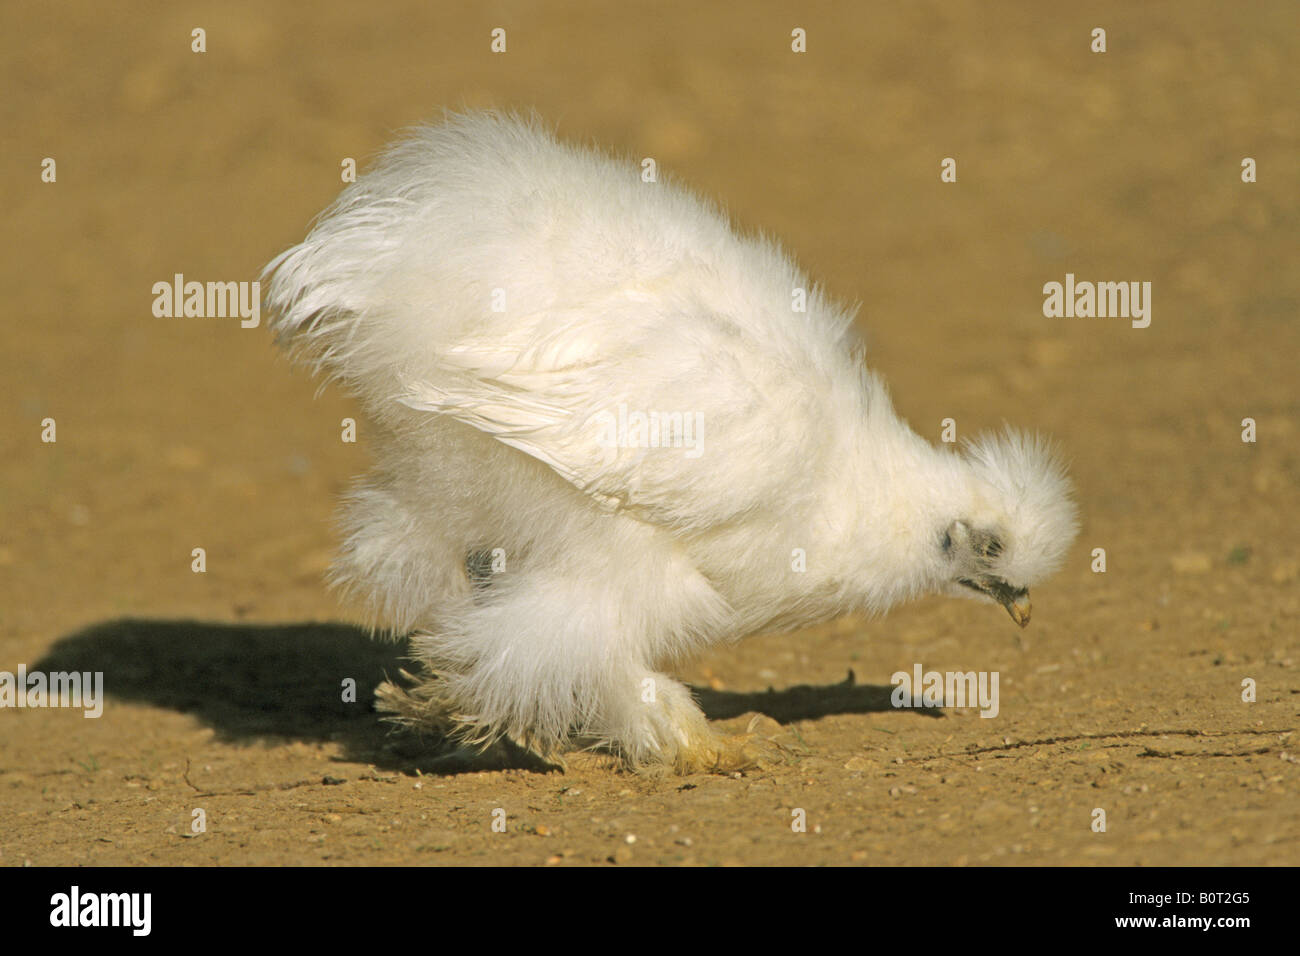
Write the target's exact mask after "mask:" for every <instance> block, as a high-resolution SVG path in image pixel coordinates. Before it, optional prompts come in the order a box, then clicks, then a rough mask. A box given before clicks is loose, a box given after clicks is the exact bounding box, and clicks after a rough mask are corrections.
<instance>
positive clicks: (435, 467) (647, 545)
mask: <svg viewBox="0 0 1300 956" xmlns="http://www.w3.org/2000/svg"><path fill="white" fill-rule="evenodd" d="M267 272H268V273H269V274H270V277H271V283H270V293H269V302H268V304H269V306H270V307H271V309H272V310H273V311H274V313H275V318H274V323H273V324H274V328H275V330H276V332H277V334H278V336H279V337H280V338H281V339H282V340H283V341H284V342H285V343H286V344H287V346H288V347H289V348H290V349H291V350H293V351H294V352H295V353H296V354H299V355H301V356H303V357H305V358H307V359H308V360H309V361H311V362H312V363H313V364H314V365H315V366H316V367H317V368H318V369H320V370H323V371H324V372H326V373H327V374H328V375H329V376H330V377H332V378H336V379H338V380H340V381H342V382H343V383H344V384H345V385H346V386H347V387H348V388H349V389H351V390H352V391H353V392H355V393H356V394H357V395H358V396H359V397H360V399H361V401H362V402H363V403H364V406H365V408H366V411H367V412H368V414H369V416H370V418H371V422H372V427H371V437H372V440H373V444H374V450H375V454H376V456H377V461H378V467H377V469H376V473H375V475H374V476H372V478H371V479H369V480H368V481H367V482H365V483H364V484H363V485H362V486H361V487H359V488H358V490H357V491H356V492H355V493H354V495H353V497H352V499H351V503H350V505H349V507H348V510H347V511H346V512H345V525H346V529H347V535H348V536H347V540H346V543H345V547H344V553H343V557H342V558H341V560H340V563H339V565H338V568H337V570H336V575H337V577H338V578H339V580H340V581H341V582H342V583H343V584H344V585H346V586H347V587H349V588H352V589H353V590H355V591H357V592H359V593H361V594H363V595H365V596H366V597H367V598H368V599H369V601H370V603H371V606H372V608H373V610H374V613H375V616H376V619H377V622H378V623H381V624H385V625H387V626H390V627H392V628H394V629H395V630H397V631H399V632H408V631H412V630H415V631H417V632H418V636H417V638H416V642H415V646H416V649H417V652H418V654H419V656H420V658H421V660H422V662H423V663H424V664H425V666H426V669H427V673H426V675H425V676H424V678H423V679H424V681H425V683H424V685H423V686H422V687H421V688H418V689H417V692H416V693H415V694H414V696H413V697H405V698H404V697H402V695H401V694H400V693H398V692H396V691H395V690H392V689H390V690H389V692H388V695H389V700H390V703H391V704H392V706H394V707H397V708H398V709H402V708H406V710H407V712H408V716H409V714H410V713H411V712H413V710H420V707H422V708H423V709H422V710H420V713H422V714H425V715H426V716H428V719H429V721H430V722H431V723H433V722H436V721H438V720H444V721H447V722H448V726H450V727H451V728H452V729H453V730H457V731H458V732H460V733H462V734H463V735H465V736H468V737H470V738H473V739H481V740H490V739H493V738H494V737H496V736H498V735H501V734H508V735H510V736H511V737H514V738H515V739H517V740H521V741H526V742H528V743H529V744H530V745H531V746H534V747H536V748H537V749H538V750H539V751H542V752H546V753H550V752H555V751H557V750H559V749H561V747H562V745H563V744H564V743H565V741H567V740H569V739H571V738H574V737H579V736H586V737H594V738H597V739H600V740H603V741H605V742H606V743H608V744H610V745H612V746H613V747H614V748H615V749H617V750H618V751H619V752H620V753H622V754H623V755H624V756H626V757H628V759H629V760H631V761H632V762H634V763H644V762H669V763H674V762H675V763H677V764H678V765H679V766H685V765H689V764H690V763H691V761H692V760H693V759H697V758H698V755H699V754H700V753H713V752H716V748H714V750H710V749H709V748H710V746H711V745H710V744H709V740H710V739H711V738H710V737H709V734H708V731H707V728H706V726H705V724H704V722H703V719H702V717H701V715H700V714H699V712H698V709H697V708H696V707H695V705H694V704H693V702H692V701H691V700H690V697H689V694H688V693H687V692H686V691H685V689H684V688H683V687H681V685H679V684H677V683H675V682H673V681H672V680H671V679H670V678H668V677H666V676H665V675H664V674H662V673H661V672H660V670H661V668H665V667H668V666H670V665H671V664H672V662H673V661H674V660H676V659H679V658H680V657H682V656H683V655H686V654H690V653H693V652H695V651H697V650H699V649H700V648H701V647H703V646H706V645H708V644H711V643H716V642H718V641H723V640H727V639H731V638H735V637H739V636H743V635H745V634H748V633H752V632H754V631H756V630H758V629H761V628H766V627H772V626H778V625H779V626H794V625H800V624H808V623H812V622H815V621H820V620H825V619H827V618H830V617H833V616H836V615H839V614H843V613H845V612H849V611H854V610H857V611H868V612H881V611H884V610H885V609H887V608H889V607H890V606H892V605H894V604H896V603H898V602H899V601H902V600H905V599H907V598H911V597H915V596H918V595H921V594H925V593H931V592H936V591H953V590H954V587H955V585H954V580H955V575H958V574H959V573H966V571H962V570H961V569H960V568H955V567H954V565H953V561H954V560H955V559H954V557H953V555H952V554H951V553H945V552H944V550H943V548H942V546H941V542H942V540H943V536H944V532H945V528H947V527H948V526H949V524H950V523H951V522H953V521H962V522H965V523H966V524H969V525H970V526H972V527H976V526H978V527H986V526H987V527H988V528H990V529H994V530H996V531H997V533H998V534H999V536H1000V537H1001V538H1002V539H1005V541H1004V544H1003V547H1004V552H1003V554H1002V556H1001V561H1000V562H998V563H997V565H996V570H997V572H998V574H999V575H1000V576H1001V577H1003V578H1005V580H1006V581H1007V582H1008V583H1009V584H1012V585H1014V586H1016V587H1025V586H1028V585H1029V584H1032V583H1036V582H1037V581H1038V580H1039V579H1040V578H1042V577H1043V576H1044V575H1045V574H1047V573H1049V572H1050V571H1051V570H1052V569H1054V567H1055V566H1056V565H1057V564H1059V562H1060V560H1061V558H1062V556H1063V555H1064V553H1065V551H1066V549H1067V548H1068V546H1069V544H1070V541H1071V540H1072V538H1073V534H1074V520H1075V519H1074V510H1073V505H1072V504H1071V503H1070V500H1069V493H1068V485H1067V482H1066V479H1065V476H1064V472H1063V470H1062V468H1061V467H1060V465H1059V464H1058V463H1057V461H1056V459H1055V458H1054V457H1053V455H1052V454H1051V452H1050V451H1049V450H1048V449H1047V447H1046V446H1045V445H1044V444H1043V443H1041V442H1039V441H1037V440H1036V439H1030V438H1026V437H1023V436H1020V435H1018V434H1017V433H1014V432H1010V431H1008V432H1007V433H1006V434H1004V435H1001V436H996V437H989V438H984V439H981V440H979V441H977V442H976V443H974V444H972V445H970V446H969V447H968V448H967V449H966V452H965V454H964V455H957V454H953V453H950V452H946V451H941V450H938V449H936V448H934V447H933V446H931V445H930V444H928V443H927V442H925V441H923V440H922V439H920V438H919V437H918V436H916V435H915V434H914V433H913V432H912V431H911V430H910V429H908V428H907V426H906V425H905V424H904V423H903V422H902V421H900V420H899V419H898V417H897V416H896V415H895V413H894V411H893V408H892V406H891V404H890V402H889V399H888V396H887V394H886V392H885V389H884V387H883V385H882V384H881V383H880V382H879V381H878V380H877V379H876V378H875V377H874V376H873V375H872V374H870V373H869V372H867V371H866V370H865V369H864V368H863V365H862V361H861V356H860V350H859V349H858V348H857V347H856V345H855V343H854V342H853V341H852V339H851V328H852V319H853V316H852V313H851V312H850V311H848V310H846V309H844V308H842V307H840V306H838V305H836V304H835V303H833V302H831V301H830V300H829V299H827V297H826V296H825V295H824V294H823V293H822V291H821V290H820V289H819V288H817V287H816V286H814V285H813V284H812V283H810V281H809V280H808V278H807V277H806V276H805V275H804V274H803V273H802V272H801V271H800V270H799V269H798V268H797V267H796V266H795V265H794V264H793V263H792V262H791V261H790V260H789V259H788V258H787V257H786V256H785V255H784V253H783V252H782V251H781V250H780V249H779V248H778V247H777V246H776V245H775V244H774V243H773V242H771V241H769V240H767V239H763V238H752V237H744V236H740V235H738V234H737V233H736V232H734V231H733V230H732V228H731V227H730V225H729V224H728V222H727V220H726V219H725V218H724V217H723V216H722V215H721V214H720V213H719V212H718V211H717V210H716V209H715V208H714V207H712V206H711V205H709V204H707V203H705V202H703V201H701V200H699V199H698V198H696V197H695V196H693V195H692V194H690V193H688V192H687V191H685V190H683V189H681V188H680V187H678V186H676V185H674V184H672V183H671V182H663V181H661V182H658V183H646V182H643V181H642V179H641V176H640V174H639V167H638V166H637V165H636V164H634V163H631V162H620V161H616V160H614V159H610V158H608V157H606V156H604V155H602V154H599V153H596V152H593V151H590V150H587V149H582V148H578V147H575V146H571V145H566V144H564V143H561V142H558V141H557V140H556V139H555V138H554V137H553V136H552V135H551V134H550V133H549V132H548V131H546V130H545V129H544V128H542V126H541V125H540V124H539V123H538V122H537V121H536V120H521V119H518V118H515V117H511V116H503V115H497V114H492V113H475V114H468V115H461V116H452V117H450V118H448V119H447V120H446V121H445V122H444V123H442V124H440V125H436V126H429V127H423V128H420V129H417V130H415V131H414V132H412V133H411V135H410V136H409V137H408V138H407V139H406V140H404V141H403V142H401V143H399V144H398V145H396V146H394V147H393V148H392V149H390V150H389V151H388V152H387V153H386V154H385V155H384V156H383V158H382V159H381V160H380V161H379V163H378V164H377V165H376V166H375V168H374V169H372V170H371V171H369V172H368V173H367V174H365V175H364V176H362V177H361V178H360V179H359V180H358V181H357V182H356V183H355V184H353V185H351V186H349V187H348V188H347V189H345V190H344V192H343V194H342V195H341V196H340V197H339V199H338V201H337V202H336V203H335V204H334V205H333V206H332V207H331V208H330V209H328V210H327V211H326V212H325V213H324V215H323V216H322V218H321V219H320V221H319V222H318V223H317V225H316V226H315V228H313V229H312V231H311V233H310V234H309V235H308V236H307V238H306V239H305V240H304V241H303V242H302V243H301V244H299V245H297V246H295V247H293V248H292V249H289V250H288V251H286V252H285V253H283V254H282V255H280V256H279V257H277V258H276V259H275V260H274V261H273V262H272V263H271V264H270V265H269V266H268V267H267ZM796 289H803V290H806V294H807V311H806V312H802V313H801V312H795V311H793V310H792V308H791V302H792V295H793V294H794V290H796ZM634 413H642V414H644V415H646V416H647V417H650V416H652V415H659V416H661V420H667V421H668V422H670V423H673V424H674V425H675V424H676V423H677V421H678V419H677V418H675V417H674V416H682V417H681V419H680V421H681V422H682V423H683V424H684V423H687V422H689V423H691V424H692V425H693V426H696V425H697V426H699V430H698V434H693V435H691V436H684V435H683V433H682V432H681V431H680V430H678V431H673V432H672V433H671V436H669V437H674V438H676V439H678V440H679V446H680V447H673V446H672V443H671V442H669V443H668V444H669V447H646V444H647V442H644V441H630V440H629V439H630V438H632V437H633V436H632V435H629V434H626V433H625V434H622V435H619V434H618V432H617V428H615V423H617V422H619V421H620V418H619V416H620V415H624V416H625V417H626V416H630V415H633V414H634ZM687 416H689V418H687ZM668 435H669V433H668V432H666V431H663V430H661V432H660V434H659V438H660V441H659V443H658V444H659V445H660V446H662V445H663V444H664V439H665V436H668ZM637 437H641V436H637ZM684 437H691V438H696V439H698V441H696V443H695V445H693V446H690V447H686V446H685V445H684V444H683V441H684ZM611 439H613V440H611ZM965 526H966V525H963V527H965ZM498 549H499V551H498V553H499V554H500V555H501V556H503V558H504V561H505V570H504V572H502V573H499V574H494V575H493V576H492V578H491V583H490V585H489V586H488V587H485V588H475V587H473V586H471V582H470V581H469V579H468V577H467V575H466V571H465V566H466V559H467V555H473V554H475V553H477V552H489V553H491V552H493V551H496V550H498ZM799 553H802V554H804V555H806V567H805V569H804V570H802V571H800V570H796V569H795V568H794V567H793V565H797V564H798V562H797V560H795V559H794V557H793V556H795V555H797V554H799ZM989 567H990V566H988V565H987V562H986V563H985V564H982V565H981V569H982V570H985V571H987V570H989ZM967 570H969V569H967ZM990 573H991V572H990ZM959 590H960V589H958V591H959ZM954 593H957V592H954ZM647 680H649V681H651V682H652V684H651V685H650V686H653V687H655V688H657V689H658V693H657V694H655V695H653V696H654V697H655V701H654V702H653V703H647V702H646V701H644V700H643V698H644V696H645V694H644V687H645V686H646V681H647ZM417 699H418V700H419V701H420V706H419V707H416V705H415V704H413V703H412V701H413V700H417ZM697 762H698V760H697Z"/></svg>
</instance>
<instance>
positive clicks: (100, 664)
mask: <svg viewBox="0 0 1300 956" xmlns="http://www.w3.org/2000/svg"><path fill="white" fill-rule="evenodd" d="M409 666H410V664H409V662H408V661H407V644H406V641H405V640H395V641H383V640H375V639H372V638H371V637H370V635H369V633H368V632H367V631H364V630H362V629H360V628H357V627H352V626H350V625H346V624H222V623H212V622H205V621H182V620H176V621H164V620H142V619H130V618H127V619H122V620H116V621H107V622H103V623H100V624H95V625H92V626H90V627H88V628H85V629H83V630H80V631H77V632H75V633H73V634H70V635H68V636H66V637H63V638H61V639H60V640H59V641H57V642H56V643H55V644H54V646H53V647H52V648H51V649H50V650H49V652H48V653H47V654H45V655H44V656H43V657H42V658H41V659H40V660H39V661H37V662H36V663H34V664H31V665H29V667H28V670H29V671H37V670H38V671H44V672H46V673H48V672H52V671H81V672H86V671H90V672H95V671H100V672H102V673H103V675H104V683H103V688H104V695H105V697H106V698H107V699H108V701H109V706H111V702H112V700H114V699H117V700H125V701H134V702H139V703H145V704H149V705H152V706H155V707H162V708H166V709H168V710H174V711H178V712H181V713H187V714H192V715H194V716H195V717H197V718H198V719H199V720H201V721H202V722H203V723H205V724H207V725H208V726H210V727H212V728H213V729H214V730H215V731H216V733H217V735H218V738H219V739H221V740H223V741H225V742H230V743H240V742H247V743H251V742H255V741H259V740H267V739H277V738H289V739H297V740H308V741H322V742H324V741H331V742H334V743H337V744H339V745H340V747H341V750H342V753H341V755H340V758H339V759H340V760H345V761H348V762H358V763H369V764H372V765H374V766H375V767H377V768H381V769H385V770H390V771H399V772H414V771H415V770H417V769H419V770H421V771H422V772H426V773H427V772H433V773H454V772H465V771H475V770H485V769H502V768H505V767H521V768H524V769H533V770H539V771H543V770H554V769H556V768H555V767H554V766H552V765H550V764H546V763H544V762H543V761H540V760H539V759H537V758H536V757H533V756H532V755H529V754H526V753H525V752H523V751H521V750H519V748H515V747H506V748H497V749H496V751H495V752H494V753H491V752H490V753H488V754H484V755H474V754H470V753H468V752H465V751H461V752H458V753H457V754H453V755H451V757H450V759H449V758H448V757H447V756H445V755H444V756H442V757H438V758H430V757H429V756H428V749H427V741H426V742H422V741H421V740H420V739H419V738H418V737H417V736H416V735H414V734H411V733H398V732H394V730H393V729H392V727H391V725H390V724H388V723H387V722H386V721H383V720H381V719H380V717H379V715H378V714H376V713H375V711H374V707H373V701H374V693H375V688H376V687H377V686H378V685H379V684H380V683H382V682H383V681H384V680H386V679H387V678H388V677H390V676H391V677H397V676H398V674H399V672H400V671H401V670H402V669H403V667H409ZM349 682H351V683H350V684H349ZM691 689H692V691H693V692H694V693H695V694H696V696H697V698H698V700H699V702H700V706H701V707H702V708H703V709H704V712H705V714H706V715H707V716H708V717H709V718H710V719H711V720H726V719H728V718H732V717H736V716H739V715H741V714H744V713H748V712H750V711H759V712H761V713H763V714H766V715H767V716H768V717H771V718H772V719H774V720H776V721H777V722H778V723H781V724H790V723H794V722H796V721H800V720H815V719H817V718H820V717H826V716H829V715H831V714H855V713H877V712H884V711H892V710H893V709H894V708H893V706H892V704H891V703H890V694H891V692H892V691H893V688H892V687H889V686H873V685H860V684H857V683H855V682H854V679H853V674H852V672H850V674H849V679H848V680H846V681H844V682H842V683H839V684H833V685H829V686H812V685H801V686H796V687H789V688H785V689H783V690H773V689H768V690H767V691H763V692H758V693H744V692H737V691H727V690H713V689H710V688H699V687H692V688H691ZM913 712H914V713H915V712H917V711H913ZM919 712H920V713H924V714H926V715H927V716H939V714H938V712H936V711H934V710H925V711H919Z"/></svg>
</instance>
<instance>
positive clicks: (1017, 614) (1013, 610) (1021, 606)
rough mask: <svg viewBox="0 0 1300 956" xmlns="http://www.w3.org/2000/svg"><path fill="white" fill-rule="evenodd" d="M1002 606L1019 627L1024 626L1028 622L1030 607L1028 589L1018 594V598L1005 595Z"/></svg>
mask: <svg viewBox="0 0 1300 956" xmlns="http://www.w3.org/2000/svg"><path fill="white" fill-rule="evenodd" d="M1002 606H1003V607H1004V608H1006V609H1007V613H1008V614H1010V615H1011V620H1013V621H1015V622H1016V623H1017V624H1019V625H1020V626H1021V627H1024V626H1025V625H1027V624H1028V623H1029V612H1030V610H1031V607H1030V604H1029V592H1028V591H1026V592H1025V593H1024V594H1022V595H1020V597H1019V598H1018V599H1017V598H1013V597H1012V596H1011V595H1007V596H1006V597H1005V598H1003V599H1002Z"/></svg>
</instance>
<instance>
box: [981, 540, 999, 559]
mask: <svg viewBox="0 0 1300 956" xmlns="http://www.w3.org/2000/svg"><path fill="white" fill-rule="evenodd" d="M1001 553H1002V542H1001V541H999V540H998V539H997V538H989V542H988V544H986V545H985V546H984V557H986V558H996V557H997V556H998V555H999V554H1001Z"/></svg>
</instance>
